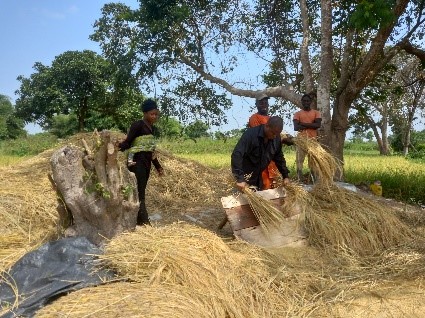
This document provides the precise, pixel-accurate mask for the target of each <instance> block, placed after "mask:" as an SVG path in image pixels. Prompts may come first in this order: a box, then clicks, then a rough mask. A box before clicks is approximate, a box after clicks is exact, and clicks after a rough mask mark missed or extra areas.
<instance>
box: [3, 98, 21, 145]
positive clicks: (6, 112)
mask: <svg viewBox="0 0 425 318" xmlns="http://www.w3.org/2000/svg"><path fill="white" fill-rule="evenodd" d="M25 135H26V131H25V129H24V122H23V121H22V120H21V119H19V118H17V117H16V112H15V109H14V107H13V105H12V102H11V101H10V99H9V98H8V97H7V96H5V95H1V94H0V140H5V139H16V138H19V137H22V136H25Z"/></svg>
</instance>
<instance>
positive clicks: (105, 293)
mask: <svg viewBox="0 0 425 318" xmlns="http://www.w3.org/2000/svg"><path fill="white" fill-rule="evenodd" d="M207 298H208V295H207V294H203V293H200V292H199V291H197V290H195V289H190V288H187V287H184V286H181V285H154V286H148V285H146V284H142V283H131V282H119V283H112V284H106V285H101V286H97V287H91V288H84V289H82V290H79V291H76V292H73V293H71V294H69V295H67V296H65V297H61V298H60V299H59V300H57V301H55V302H53V303H52V304H50V305H47V306H46V307H44V308H42V309H41V310H40V311H38V312H37V317H40V318H42V317H69V318H71V317H75V318H77V317H78V318H80V317H105V318H108V317H156V318H161V317H163V318H168V317H173V318H200V317H205V318H215V317H226V313H225V311H224V310H223V308H222V307H221V306H220V304H215V303H214V302H213V301H212V302H208V301H205V300H206V299H207Z"/></svg>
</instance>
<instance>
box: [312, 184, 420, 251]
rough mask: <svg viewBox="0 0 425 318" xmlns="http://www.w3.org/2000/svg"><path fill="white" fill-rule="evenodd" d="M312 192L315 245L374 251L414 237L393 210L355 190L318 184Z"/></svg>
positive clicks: (313, 238)
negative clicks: (319, 185)
mask: <svg viewBox="0 0 425 318" xmlns="http://www.w3.org/2000/svg"><path fill="white" fill-rule="evenodd" d="M311 194H312V199H311V200H310V204H311V206H312V208H311V209H310V210H309V211H308V213H307V214H306V228H307V230H308V232H309V241H310V242H311V243H312V244H314V245H315V246H319V247H322V248H325V247H332V248H335V249H341V248H342V249H345V250H351V251H352V252H353V253H355V254H358V255H371V254H376V253H379V252H381V251H383V250H385V249H387V248H390V247H394V246H397V245H400V244H404V243H406V242H409V241H411V240H412V238H413V237H414V233H413V232H412V231H411V230H410V229H409V228H408V227H407V226H406V225H405V224H404V223H402V222H401V221H400V220H399V219H398V218H397V216H396V214H395V212H394V211H392V210H391V209H389V208H385V207H382V206H381V205H379V204H377V203H376V202H374V201H372V200H370V199H368V198H366V197H363V196H361V195H359V194H356V193H354V192H352V191H348V190H345V189H341V188H339V187H337V186H335V185H334V186H326V187H318V186H316V187H314V188H313V190H312V193H311Z"/></svg>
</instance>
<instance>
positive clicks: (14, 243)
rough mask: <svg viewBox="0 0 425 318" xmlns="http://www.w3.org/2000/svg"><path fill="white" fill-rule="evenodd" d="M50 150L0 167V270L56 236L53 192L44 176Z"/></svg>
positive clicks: (54, 197)
mask: <svg viewBox="0 0 425 318" xmlns="http://www.w3.org/2000/svg"><path fill="white" fill-rule="evenodd" d="M51 154H52V151H51V150H49V151H45V152H43V153H42V154H40V155H38V156H36V157H34V158H32V159H30V160H26V161H24V162H21V163H19V164H18V165H16V166H10V167H7V168H1V170H0V272H1V271H3V270H6V269H8V268H9V267H10V266H11V265H13V264H14V263H15V262H16V261H17V260H18V259H19V258H20V257H21V256H23V255H24V254H25V253H27V252H28V251H30V250H32V249H33V248H36V247H38V246H39V245H40V244H42V243H44V242H47V241H48V240H51V239H55V238H57V237H58V235H57V225H56V223H57V219H58V217H57V212H56V205H57V201H56V193H55V192H54V191H53V190H52V186H51V184H50V181H49V179H48V177H47V173H48V171H49V166H48V163H47V162H48V160H49V159H50V156H51Z"/></svg>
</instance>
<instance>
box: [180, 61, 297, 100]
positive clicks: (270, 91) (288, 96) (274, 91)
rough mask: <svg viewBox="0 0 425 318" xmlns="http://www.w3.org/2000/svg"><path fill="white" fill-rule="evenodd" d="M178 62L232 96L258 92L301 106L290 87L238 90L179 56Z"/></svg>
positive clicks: (250, 95) (245, 95) (253, 94)
mask: <svg viewBox="0 0 425 318" xmlns="http://www.w3.org/2000/svg"><path fill="white" fill-rule="evenodd" d="M180 61H181V62H182V63H183V64H185V65H187V66H189V67H190V68H191V69H193V70H194V71H195V72H197V73H198V74H200V75H201V76H202V77H203V78H204V79H206V80H208V81H210V82H211V83H214V84H217V85H220V86H221V87H222V88H224V89H225V90H226V91H228V92H229V93H231V94H233V95H237V96H244V97H252V98H255V97H256V96H257V94H258V93H259V92H265V93H266V94H267V96H269V97H282V98H284V99H285V100H288V101H290V102H292V103H294V104H295V105H297V106H300V105H301V96H300V95H299V94H297V93H295V92H294V90H293V87H292V86H276V87H269V88H267V89H264V90H249V89H239V88H236V87H234V86H233V85H231V84H229V83H228V82H226V81H225V80H223V79H221V78H218V77H215V76H213V75H211V74H209V73H207V72H205V71H204V70H203V69H202V68H201V67H200V66H198V65H196V64H194V63H193V62H192V61H190V60H189V59H188V58H186V57H185V56H180Z"/></svg>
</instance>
